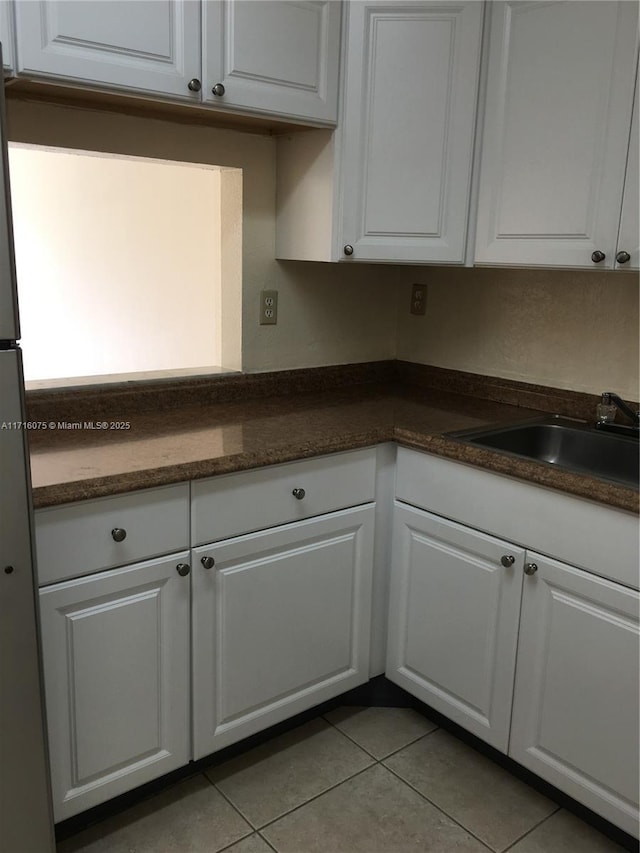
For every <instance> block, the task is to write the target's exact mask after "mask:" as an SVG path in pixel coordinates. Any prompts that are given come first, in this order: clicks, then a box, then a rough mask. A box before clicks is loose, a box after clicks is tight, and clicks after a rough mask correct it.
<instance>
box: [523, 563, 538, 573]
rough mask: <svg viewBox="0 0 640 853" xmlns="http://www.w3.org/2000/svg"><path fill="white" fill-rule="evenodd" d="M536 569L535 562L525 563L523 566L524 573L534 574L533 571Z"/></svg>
mask: <svg viewBox="0 0 640 853" xmlns="http://www.w3.org/2000/svg"><path fill="white" fill-rule="evenodd" d="M537 571H538V567H537V566H536V564H535V563H527V564H526V565H525V567H524V573H525V575H535V573H536V572H537Z"/></svg>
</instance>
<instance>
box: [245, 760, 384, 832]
mask: <svg viewBox="0 0 640 853" xmlns="http://www.w3.org/2000/svg"><path fill="white" fill-rule="evenodd" d="M379 763H380V762H377V761H374V762H373V763H372V764H369V765H368V766H367V767H363V768H362V770H358V772H357V773H354V774H353V776H348V777H347V778H346V779H342V780H341V781H340V782H336V784H335V785H331V787H330V788H326V789H325V790H324V791H320V793H319V794H314V796H313V797H311V798H310V799H308V800H305V801H304V803H299V804H298V805H297V806H294V807H293V808H292V809H289V811H287V812H283V814H280V815H278V816H277V817H274V818H273V819H272V820H270V821H267V823H265V824H263V825H262V826H261V827H260V829H258V830H257V832H259V833H262V832H264V830H265V829H268V828H269V827H270V826H273V824H274V823H277V822H278V821H279V820H281V819H282V818H283V817H288V816H289V815H291V814H293V813H294V812H297V811H298V810H299V809H302V808H304V807H305V806H308V805H309V803H312V802H314V800H317V799H319V798H320V797H322V796H323V795H324V794H328V793H329V791H333V790H334V788H338V787H339V786H340V785H344V783H345V782H350V781H351V780H352V779H355V778H356V777H358V776H361V775H362V774H363V773H366V772H367V770H371V768H372V767H375V765H376V764H379ZM266 840H267V839H266V838H265V841H266ZM271 846H273V845H271Z"/></svg>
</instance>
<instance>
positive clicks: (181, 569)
mask: <svg viewBox="0 0 640 853" xmlns="http://www.w3.org/2000/svg"><path fill="white" fill-rule="evenodd" d="M190 571H191V566H190V565H189V563H178V565H177V566H176V572H177V573H178V574H179V575H180V577H181V578H186V576H187V575H188V574H189V572H190Z"/></svg>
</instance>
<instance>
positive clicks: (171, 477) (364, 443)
mask: <svg viewBox="0 0 640 853" xmlns="http://www.w3.org/2000/svg"><path fill="white" fill-rule="evenodd" d="M385 442H395V443H396V444H397V445H398V446H400V447H407V448H411V449H414V450H420V451H423V452H425V453H431V454H433V455H435V456H441V457H444V458H447V459H452V460H454V461H458V462H462V463H466V464H468V465H471V466H472V467H474V468H479V469H483V470H486V471H489V472H493V473H495V474H501V475H503V476H507V477H513V478H515V479H517V480H520V481H521V482H524V483H529V484H533V485H538V486H543V487H545V488H550V489H553V490H554V491H559V492H562V493H564V494H568V495H571V496H573V497H578V498H582V499H584V500H588V501H590V502H592V503H597V504H599V505H601V506H606V507H609V508H611V509H618V510H623V511H626V512H630V513H634V514H638V513H639V512H640V494H639V493H638V492H637V491H635V490H634V489H629V488H625V487H624V486H619V485H616V484H615V483H610V482H605V481H603V480H599V479H596V478H593V477H588V476H586V475H582V474H574V473H572V472H570V471H565V470H559V469H552V468H549V467H548V466H546V465H544V464H541V463H538V462H534V461H528V460H525V459H514V458H513V457H511V456H505V455H504V454H502V453H500V452H499V451H493V450H490V449H485V448H478V447H474V446H472V445H469V444H465V443H463V442H460V441H456V440H454V439H450V438H446V437H445V436H442V435H437V434H427V433H418V432H412V431H410V430H406V429H402V428H399V427H396V428H387V429H385V428H382V427H381V428H379V429H373V430H367V432H366V433H362V434H353V435H349V436H348V437H345V438H343V439H333V440H329V441H326V442H323V443H321V444H318V442H317V441H314V442H313V444H311V443H303V444H297V445H290V446H288V447H282V448H274V449H273V450H270V451H269V456H268V462H265V455H264V453H260V454H246V453H243V454H237V455H232V456H228V457H223V458H215V459H210V460H207V459H203V460H197V461H195V462H187V463H181V464H178V465H169V466H164V467H161V468H150V469H146V470H138V471H130V472H126V473H121V474H114V475H113V476H108V477H97V478H95V479H88V480H75V481H72V482H67V483H60V484H53V485H49V486H38V487H35V488H34V489H33V491H32V493H33V505H34V508H35V509H45V508H48V507H53V506H61V505H63V504H67V503H76V502H78V501H84V500H92V499H95V498H102V497H110V496H114V495H120V494H125V493H127V492H133V491H141V490H144V489H151V488H154V487H156V488H157V487H159V486H168V485H172V484H175V483H183V482H186V481H189V480H200V479H204V478H207V477H215V476H218V475H220V474H232V473H236V472H240V471H247V470H250V469H252V468H263V467H267V466H270V465H280V464H283V463H285V462H294V461H297V460H301V459H308V458H311V457H315V456H325V455H327V454H331V453H340V452H344V451H348V450H356V449H359V448H363V447H374V446H375V445H378V444H384V443H385Z"/></svg>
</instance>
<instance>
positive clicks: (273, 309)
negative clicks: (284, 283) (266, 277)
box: [260, 290, 278, 326]
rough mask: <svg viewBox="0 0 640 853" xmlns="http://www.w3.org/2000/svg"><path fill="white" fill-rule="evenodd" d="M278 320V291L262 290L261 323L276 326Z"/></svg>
mask: <svg viewBox="0 0 640 853" xmlns="http://www.w3.org/2000/svg"><path fill="white" fill-rule="evenodd" d="M277 322H278V291H277V290H261V291H260V325H261V326H275V324H276V323H277Z"/></svg>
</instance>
